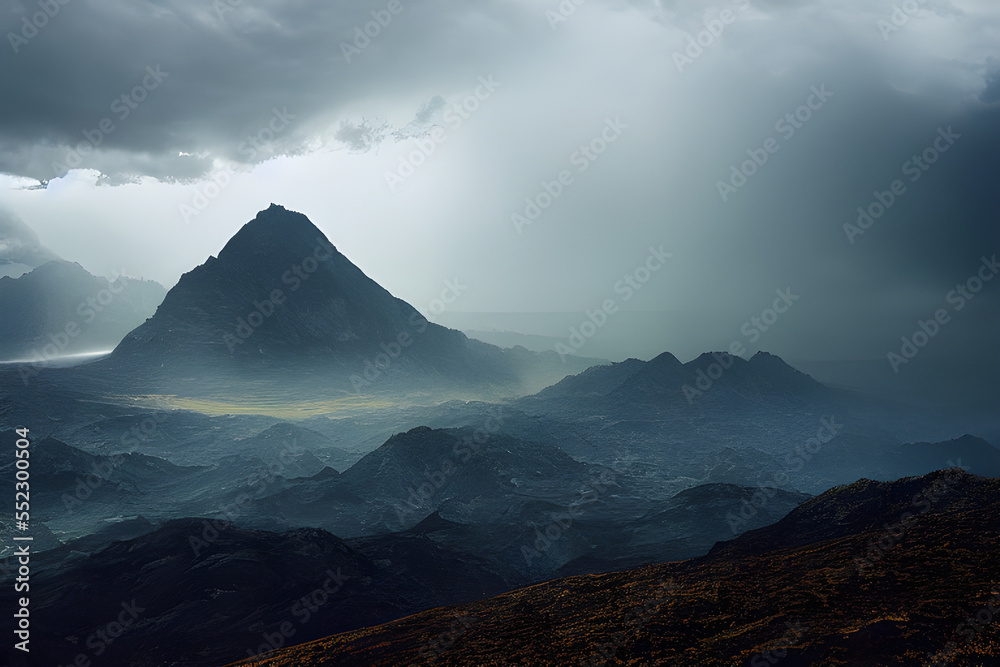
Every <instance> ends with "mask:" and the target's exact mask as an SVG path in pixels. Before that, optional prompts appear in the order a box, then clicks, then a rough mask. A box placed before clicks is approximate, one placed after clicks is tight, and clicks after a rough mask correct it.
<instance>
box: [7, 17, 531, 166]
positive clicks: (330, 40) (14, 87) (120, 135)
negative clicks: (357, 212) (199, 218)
mask: <svg viewBox="0 0 1000 667" xmlns="http://www.w3.org/2000/svg"><path fill="white" fill-rule="evenodd" d="M53 5H54V6H55V5H57V3H53ZM231 5H232V6H231ZM58 6H59V11H58V13H57V14H56V15H55V16H53V17H52V18H51V19H48V20H47V21H46V23H45V24H44V25H43V27H42V28H40V29H38V30H37V34H34V33H32V32H31V31H30V30H29V31H27V34H31V35H33V36H32V37H31V39H29V40H26V41H25V40H23V39H21V38H20V35H21V33H22V32H24V31H25V27H24V23H23V22H24V20H25V18H26V17H28V18H29V20H30V17H31V16H32V15H33V14H34V13H35V12H37V11H38V6H37V5H36V4H34V3H30V2H22V3H19V5H18V6H16V7H15V8H14V11H8V12H5V13H4V14H3V15H2V17H0V34H3V35H5V36H6V37H7V38H6V39H5V40H4V41H5V44H4V45H3V46H4V48H5V49H7V54H6V55H5V56H4V58H3V59H2V61H0V62H2V63H3V65H2V73H0V74H2V78H3V81H4V85H5V88H6V90H8V91H14V94H13V95H10V94H8V95H5V98H6V99H5V101H4V102H3V104H2V108H0V154H2V157H0V171H5V172H8V173H11V174H17V175H22V176H29V177H32V178H37V179H39V180H43V181H44V180H48V179H51V178H53V177H55V176H57V175H62V172H63V171H64V170H63V169H62V168H61V165H65V166H67V167H72V166H82V167H88V168H95V169H98V170H100V171H102V172H103V173H106V174H120V173H136V174H144V175H149V176H154V177H156V178H161V179H164V178H185V177H193V176H197V175H199V174H202V173H204V172H205V171H206V170H208V169H209V168H210V167H211V165H212V161H211V160H212V158H213V157H221V158H224V159H226V160H231V161H237V162H242V163H254V162H259V161H261V160H262V159H265V158H267V157H270V156H272V155H274V154H295V153H299V152H302V151H304V150H305V146H306V143H307V141H308V140H309V139H311V138H314V137H315V136H316V135H317V134H321V133H323V132H324V131H325V130H327V129H328V126H329V125H330V124H331V123H332V122H334V120H335V119H336V118H337V117H336V114H337V112H338V110H339V109H340V107H341V106H342V105H344V104H345V103H346V102H349V101H352V100H355V99H358V98H364V97H365V96H367V95H371V94H384V93H385V92H386V91H391V92H392V93H393V94H395V95H399V96H401V97H406V96H407V95H408V94H414V93H413V91H417V93H416V94H419V95H423V89H424V88H425V87H426V85H427V81H428V80H429V79H431V78H433V80H434V81H435V83H436V85H439V86H441V87H443V88H448V87H451V84H450V82H451V81H452V80H454V79H455V78H456V77H458V76H460V75H461V74H462V73H463V72H464V71H465V70H469V72H471V74H468V75H467V76H466V77H465V78H470V77H471V78H473V79H474V78H475V76H478V75H480V74H482V72H481V71H479V70H478V69H475V68H478V67H479V66H480V65H479V64H477V63H479V62H482V61H483V60H484V59H486V60H489V59H490V56H494V55H500V54H501V53H502V50H501V49H500V47H499V44H498V40H499V39H500V37H501V36H502V34H503V33H504V32H506V31H507V30H512V29H517V26H518V25H519V24H520V23H521V22H522V21H524V20H525V10H524V8H523V7H521V6H519V5H516V4H512V3H504V2H490V1H489V0H481V1H479V2H471V3H463V4H462V6H461V7H456V6H454V5H452V4H451V3H444V2H420V3H415V2H409V1H406V0H399V2H387V1H379V0H374V1H371V2H362V3H358V2H332V3H321V2H303V1H298V2H287V1H285V0H282V1H258V2H251V1H249V0H247V1H244V2H236V1H235V0H231V2H227V1H226V0H220V2H216V3H214V4H213V3H205V2H189V1H172V0H165V1H163V2H157V3H150V2H139V3H136V2H127V1H101V2H98V1H88V0H75V1H73V2H70V3H68V4H65V5H58ZM390 6H391V8H392V9H395V10H396V12H395V13H393V12H391V11H390V9H389V8H390ZM372 12H374V14H372ZM529 16H530V18H532V19H534V18H536V15H535V14H534V13H531V14H530V15H529ZM378 20H380V21H381V23H382V24H384V25H378V24H377V23H373V21H378ZM533 23H536V22H533ZM366 26H367V28H368V31H369V33H377V34H376V36H375V37H368V36H367V35H365V34H364V30H365V28H366ZM373 26H374V27H373ZM537 27H538V28H544V24H538V25H537ZM528 32H530V31H528ZM11 35H14V36H15V37H14V38H12V37H11ZM444 39H446V40H447V43H446V45H445V44H443V43H442V42H443V40H444ZM345 44H346V45H348V46H347V47H345V46H344V45H345ZM356 45H359V46H361V48H358V46H356ZM15 49H16V53H14V51H15ZM459 54H461V55H459ZM470 68H472V69H470ZM151 72H155V73H156V75H155V76H150V73H151ZM123 96H124V97H123ZM425 99H426V98H425ZM274 109H278V110H281V111H283V112H286V113H287V114H289V115H291V116H294V119H293V122H291V123H290V125H289V126H288V128H287V129H286V130H285V131H284V132H282V133H281V134H280V135H279V136H277V137H275V138H274V139H273V140H269V141H268V145H267V146H266V147H265V148H262V149H260V150H256V147H255V146H254V145H253V141H252V140H253V138H254V137H258V136H259V135H260V134H261V132H262V131H263V132H264V138H265V139H267V138H268V137H267V132H266V131H265V128H267V127H268V123H269V122H270V118H271V116H272V112H273V110H274ZM105 119H106V120H105ZM102 121H103V122H104V126H103V128H102V126H101V123H102ZM84 133H87V134H84ZM81 142H82V143H83V146H82V148H81V150H80V152H81V153H84V154H83V155H81V156H80V158H81V159H80V160H77V159H76V158H75V157H74V155H73V154H72V153H71V152H70V150H69V149H70V148H71V147H76V148H80V146H81ZM91 147H93V149H91ZM180 153H185V155H180ZM54 163H55V166H53V165H54Z"/></svg>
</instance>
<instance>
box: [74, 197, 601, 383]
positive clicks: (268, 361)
mask: <svg viewBox="0 0 1000 667" xmlns="http://www.w3.org/2000/svg"><path fill="white" fill-rule="evenodd" d="M573 363H574V364H576V365H564V364H562V363H560V362H559V359H558V356H557V355H556V354H555V353H551V354H539V353H529V352H527V351H526V350H501V349H500V348H497V347H494V346H492V345H487V344H485V343H481V342H479V341H475V340H471V339H469V338H468V337H467V336H465V334H462V333H461V332H458V331H454V330H452V329H447V328H445V327H442V326H438V325H436V324H433V323H430V322H428V321H427V320H426V319H425V318H424V317H423V316H422V315H421V314H420V313H419V312H418V311H417V310H416V309H414V308H413V307H412V306H410V305H409V304H407V303H406V302H405V301H402V300H401V299H398V298H396V297H394V296H393V295H392V294H390V293H389V292H388V291H386V290H385V289H384V288H382V287H381V286H380V285H379V284H378V283H376V282H375V281H374V280H372V279H371V278H369V277H368V276H366V275H365V274H364V273H363V272H362V271H361V269H359V268H358V267H357V266H355V265H354V264H352V263H351V262H350V260H348V259H347V258H346V257H344V256H343V255H342V254H341V253H340V252H338V251H337V249H336V248H335V247H334V246H333V244H331V243H330V242H329V240H328V239H327V238H326V237H325V236H324V235H323V233H322V232H321V231H320V230H319V229H318V228H317V227H316V226H315V225H313V223H312V222H310V221H309V219H308V218H306V216H304V215H302V214H300V213H295V212H292V211H288V210H286V209H284V208H282V207H281V206H277V205H274V204H272V205H271V207H270V208H268V209H267V210H265V211H261V212H260V213H259V214H258V215H257V217H256V218H255V219H253V220H252V221H250V222H248V223H247V224H246V225H244V226H243V228H242V229H240V231H239V232H237V234H236V235H235V236H233V237H232V238H231V239H230V240H229V242H228V243H227V244H226V245H225V247H224V248H223V249H222V250H221V251H220V252H219V255H218V257H210V258H209V259H208V261H206V262H205V263H204V264H202V265H201V266H199V267H197V268H195V269H193V270H192V271H190V272H188V273H185V274H184V275H183V276H181V279H180V280H179V281H178V283H177V285H175V286H174V287H173V288H172V289H171V290H170V292H169V293H168V294H167V296H166V297H165V298H164V300H163V303H162V304H161V305H160V307H159V308H158V309H157V311H156V314H155V315H154V316H153V317H152V318H150V319H149V320H148V321H147V322H145V323H144V324H142V325H141V326H139V327H138V328H136V329H135V330H134V331H132V332H131V333H129V335H127V336H126V337H125V339H124V340H123V341H122V342H121V344H120V345H119V346H118V347H117V348H116V349H115V351H114V353H113V354H112V355H111V357H110V358H109V359H107V360H104V361H102V362H99V363H97V364H94V365H93V366H92V367H91V368H92V369H94V371H103V372H105V373H108V372H111V373H114V374H116V375H117V376H118V377H120V378H132V379H133V381H136V382H145V383H146V384H152V385H154V386H156V387H157V388H159V389H163V388H164V387H169V388H172V389H175V390H176V392H177V393H181V394H186V395H191V394H197V393H199V392H200V391H201V392H204V391H205V388H206V387H207V386H210V385H212V386H213V388H215V389H226V392H225V393H228V394H229V395H230V396H232V393H233V392H232V384H231V381H232V380H233V379H234V378H235V379H237V380H245V381H248V382H263V383H265V384H266V383H268V382H270V381H274V380H278V381H279V384H280V385H281V386H282V387H283V388H285V389H290V390H294V389H298V390H300V391H301V392H302V393H313V394H315V393H316V392H321V393H322V395H325V396H345V395H351V394H363V395H368V394H379V393H391V392H396V391H400V390H403V391H408V392H410V391H417V392H421V393H426V392H428V391H430V390H432V389H439V390H440V389H443V390H454V389H457V388H466V389H469V388H491V389H493V390H494V391H499V392H501V393H518V392H520V391H522V384H523V383H527V386H530V387H534V389H533V390H537V389H538V388H540V387H542V386H545V384H546V383H548V382H551V381H555V380H557V379H559V378H561V377H563V376H564V375H565V374H566V373H569V372H574V371H577V370H579V369H581V368H583V367H585V364H586V361H580V360H574V362H573ZM213 382H214V385H213ZM244 388H246V389H247V390H249V387H248V385H244Z"/></svg>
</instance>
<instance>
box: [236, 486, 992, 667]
mask: <svg viewBox="0 0 1000 667" xmlns="http://www.w3.org/2000/svg"><path fill="white" fill-rule="evenodd" d="M930 477H931V476H928V477H927V478H923V479H929V478H930ZM968 479H971V480H973V481H971V482H968V483H966V484H964V486H963V488H962V494H961V495H962V497H961V498H958V497H957V496H956V498H955V500H956V502H953V503H952V504H951V505H952V506H951V507H948V506H944V505H943V506H942V507H941V508H940V511H934V512H927V513H924V514H919V515H917V516H916V517H915V518H914V519H912V520H911V521H910V522H909V523H908V524H907V525H906V530H905V533H904V534H903V535H902V536H901V537H899V538H898V539H897V540H893V541H892V543H891V546H889V548H888V549H886V550H884V551H882V553H881V555H880V556H879V557H878V559H877V560H872V561H871V564H870V565H869V566H868V567H866V568H865V569H864V571H863V572H859V569H858V567H857V563H858V561H857V560H856V559H858V558H862V557H864V556H865V555H866V554H869V555H871V554H873V553H874V552H873V551H871V547H872V544H873V543H875V542H878V541H879V540H885V538H886V532H885V530H884V528H879V529H877V530H866V531H864V532H860V533H855V534H850V535H847V536H843V537H835V538H832V539H827V540H823V541H820V542H815V543H812V544H807V545H804V546H795V547H791V548H782V549H780V550H776V551H771V552H765V553H758V552H757V549H759V548H760V544H761V543H762V542H766V541H767V540H768V536H769V535H770V539H772V540H773V541H774V542H775V543H780V542H782V539H781V535H782V533H781V531H783V530H788V527H789V526H795V525H796V517H790V519H791V521H790V522H787V524H786V521H782V522H779V523H778V524H775V526H772V527H769V528H765V529H762V530H761V531H754V534H751V535H750V536H749V537H748V538H747V540H746V543H745V544H744V543H743V538H740V539H738V540H736V541H734V542H733V543H730V544H729V545H727V546H725V547H723V548H720V549H718V550H716V552H715V553H713V554H712V555H711V556H708V557H705V558H700V559H695V560H690V561H684V562H679V563H668V564H662V565H654V566H650V567H645V568H642V569H637V570H631V571H625V572H617V573H611V574H605V575H591V576H578V577H570V578H567V579H561V580H557V581H552V582H547V583H545V584H540V585H537V586H532V587H530V588H525V589H521V590H517V591H513V592H511V593H507V594H504V595H500V596H497V597H495V598H490V599H487V600H482V601H479V602H475V603H472V604H467V605H462V606H460V607H453V608H440V609H434V610H430V611H427V612H424V613H421V614H417V615H414V616H410V617H407V618H404V619H400V620H398V621H395V622H392V623H388V624H385V625H381V626H377V627H372V628H367V629H364V630H359V631H355V632H349V633H344V634H340V635H336V636H333V637H328V638H326V639H321V640H318V641H315V642H312V643H309V644H304V645H300V646H296V647H292V648H289V649H285V650H283V651H278V652H275V653H272V654H269V655H268V656H267V657H266V659H258V661H257V662H256V663H254V662H241V663H236V664H238V665H240V666H241V667H243V666H249V665H252V664H260V665H268V666H269V667H286V666H287V667H293V666H294V667H319V666H321V665H322V666H326V665H366V666H367V665H377V666H386V667H388V666H390V665H391V666H393V667H395V666H398V665H404V666H405V665H411V664H414V663H415V664H435V665H484V666H490V665H532V666H535V665H553V666H555V665H559V666H563V665H601V664H608V665H613V664H620V665H685V666H686V665H747V666H749V667H763V666H767V667H770V666H771V665H775V664H777V665H781V667H796V666H798V665H817V666H827V665H829V666H833V665H845V666H846V665H850V666H852V667H854V666H866V665H873V666H874V665H879V666H896V665H899V666H903V665H929V664H933V663H934V661H933V660H932V659H931V658H930V656H931V655H932V654H940V652H941V651H944V650H946V647H948V646H949V643H951V647H952V648H950V649H949V651H950V662H948V664H951V665H956V666H961V665H977V666H980V665H1000V502H997V501H996V498H997V496H998V494H1000V480H984V479H982V478H975V477H972V476H969V477H968ZM859 484H860V483H859ZM867 484H868V485H869V487H866V488H864V489H863V491H864V493H863V494H861V496H856V497H855V496H852V494H851V493H850V490H851V489H852V488H853V487H854V486H855V485H852V486H851V487H847V489H848V493H847V494H846V496H840V498H839V499H838V498H833V497H831V499H830V500H831V501H832V500H837V502H840V503H842V504H843V505H844V507H843V508H842V509H843V510H844V511H846V512H848V513H849V512H850V511H852V510H853V509H857V507H861V506H862V505H863V503H861V502H860V501H859V498H861V497H862V496H863V497H864V499H870V497H871V494H872V493H873V491H872V489H871V488H870V484H871V483H867ZM893 484H898V483H893ZM897 488H898V487H897ZM884 492H885V491H884V489H883V488H882V487H879V488H877V489H875V490H874V493H877V494H878V493H884ZM828 493H832V492H828ZM837 493H844V491H843V489H841V490H838V491H837ZM955 493H957V492H955ZM824 495H826V494H824ZM810 503H812V504H813V505H812V506H813V507H816V506H817V503H815V501H810ZM819 505H822V503H820V504H819ZM829 507H830V506H829V504H827V505H826V506H825V507H824V508H823V511H821V512H818V513H816V516H826V515H828V514H829V512H828V511H827V510H829ZM896 509H897V508H896V507H890V508H889V511H890V512H892V513H895V511H896ZM796 511H798V510H796ZM793 514H794V513H793ZM837 515H843V512H840V511H839V510H838V512H837ZM798 522H799V524H801V523H802V517H801V516H799V517H798ZM890 523H891V522H890ZM782 524H786V526H784V527H783V526H782ZM767 531H771V533H768V532H767ZM883 543H884V544H890V542H889V541H888V540H886V541H885V542H883ZM746 544H754V545H756V546H755V547H754V548H745V547H746ZM991 605H992V608H991ZM977 613H979V614H980V616H979V617H980V619H981V620H985V619H987V618H988V619H989V620H988V622H986V623H985V625H975V626H969V625H965V626H963V627H962V628H959V627H958V626H959V625H960V624H961V623H963V621H965V620H966V619H967V618H968V617H975V616H976V615H977ZM449 631H451V635H450V637H449V635H448V633H449ZM442 633H445V634H444V638H443V639H442V638H441V635H442ZM435 641H438V642H439V643H438V645H437V649H435V646H434V642H435ZM616 643H617V646H616ZM783 648H787V655H784V651H782V650H781V649H783ZM438 651H442V652H440V654H439V655H438ZM770 651H773V652H770ZM602 653H603V655H604V656H607V658H610V659H607V660H606V662H602V660H605V659H606V658H605V657H602ZM435 655H437V660H436V661H434V662H430V658H432V657H434V656H435ZM782 656H783V657H782Z"/></svg>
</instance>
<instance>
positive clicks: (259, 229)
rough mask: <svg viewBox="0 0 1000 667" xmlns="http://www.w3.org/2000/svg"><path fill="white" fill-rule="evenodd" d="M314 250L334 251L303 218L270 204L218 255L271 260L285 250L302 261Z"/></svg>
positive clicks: (228, 257) (225, 257)
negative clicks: (270, 257)
mask: <svg viewBox="0 0 1000 667" xmlns="http://www.w3.org/2000/svg"><path fill="white" fill-rule="evenodd" d="M316 247H322V248H323V249H324V250H325V251H326V252H332V253H336V250H337V249H336V247H334V245H333V244H332V243H330V241H329V240H328V239H327V237H326V235H325V234H323V232H322V231H320V229H319V228H318V227H317V226H316V225H314V224H313V223H312V222H311V221H310V220H309V218H307V217H306V216H305V215H303V214H302V213H299V212H297V211H290V210H288V209H286V208H285V207H283V206H279V205H278V204H271V205H270V206H269V207H268V208H266V209H264V210H263V211H260V212H259V213H257V215H256V217H254V219H253V220H251V221H250V222H248V223H246V224H245V225H243V227H241V228H240V230H239V231H238V232H236V234H235V235H234V236H233V237H232V238H231V239H229V242H228V243H226V245H225V246H224V247H223V248H222V250H221V251H220V252H219V259H221V260H235V259H241V260H245V259H246V258H249V257H262V256H265V255H271V256H274V255H275V254H276V252H275V251H276V250H277V251H280V250H286V251H290V252H293V253H294V254H295V255H301V256H302V257H305V256H307V255H308V254H310V253H312V252H313V250H314V249H315V248H316ZM300 259H301V257H300Z"/></svg>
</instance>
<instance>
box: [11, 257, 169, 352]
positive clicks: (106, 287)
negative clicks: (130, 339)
mask: <svg viewBox="0 0 1000 667" xmlns="http://www.w3.org/2000/svg"><path fill="white" fill-rule="evenodd" d="M165 293H166V290H164V289H163V287H162V286H161V285H159V284H158V283H155V282H153V281H150V280H136V279H133V278H127V277H117V278H116V279H115V280H113V281H109V280H107V279H105V278H99V277H97V276H94V275H91V274H90V273H88V272H87V271H86V270H85V269H84V268H83V267H81V266H80V265H79V264H74V263H71V262H64V261H61V260H60V261H51V262H47V263H45V264H43V265H41V266H39V267H38V268H36V269H34V270H32V271H31V272H30V273H26V274H25V275H23V276H21V277H20V278H16V279H15V278H10V277H4V278H0V311H2V312H4V313H17V316H16V317H15V316H11V317H4V318H2V319H0V359H11V360H30V361H36V362H39V363H41V362H49V361H53V360H55V359H57V358H59V357H62V356H65V355H70V354H78V353H81V352H94V351H107V350H110V349H112V348H113V347H114V346H115V345H117V344H118V342H119V341H120V340H121V339H122V338H123V337H124V336H125V335H126V334H127V333H128V332H129V331H131V330H132V329H134V328H135V327H136V326H138V325H140V324H141V323H142V322H143V321H145V320H146V318H148V317H149V316H150V315H152V314H153V312H154V311H155V310H156V307H157V306H158V305H159V303H160V301H161V300H162V299H163V296H164V294H165Z"/></svg>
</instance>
